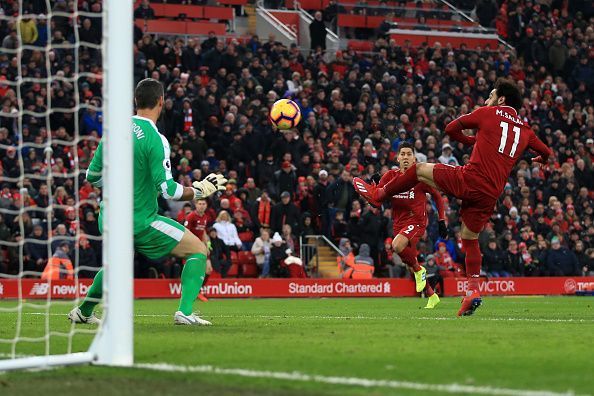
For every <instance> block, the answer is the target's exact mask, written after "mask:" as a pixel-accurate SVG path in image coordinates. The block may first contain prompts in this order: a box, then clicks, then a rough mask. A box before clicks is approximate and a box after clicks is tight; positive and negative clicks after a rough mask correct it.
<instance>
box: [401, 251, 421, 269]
mask: <svg viewBox="0 0 594 396" xmlns="http://www.w3.org/2000/svg"><path fill="white" fill-rule="evenodd" d="M398 255H399V256H400V258H401V259H402V262H403V263H404V264H406V265H408V266H409V267H410V268H412V270H413V271H414V272H417V271H420V270H421V266H420V265H419V262H418V261H417V250H416V249H413V248H412V247H410V246H407V247H405V248H404V249H403V250H402V251H401V252H400V253H398Z"/></svg>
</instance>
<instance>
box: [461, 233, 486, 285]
mask: <svg viewBox="0 0 594 396" xmlns="http://www.w3.org/2000/svg"><path fill="white" fill-rule="evenodd" d="M462 250H463V251H464V252H465V253H466V277H467V279H468V290H469V291H470V292H473V291H478V290H479V276H480V274H481V262H482V260H483V257H482V254H481V248H480V247H479V243H478V239H462Z"/></svg>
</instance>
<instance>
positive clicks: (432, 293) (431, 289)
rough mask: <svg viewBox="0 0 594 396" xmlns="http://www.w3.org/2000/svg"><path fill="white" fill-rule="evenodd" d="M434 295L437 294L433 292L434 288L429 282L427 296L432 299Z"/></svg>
mask: <svg viewBox="0 0 594 396" xmlns="http://www.w3.org/2000/svg"><path fill="white" fill-rule="evenodd" d="M434 294H435V292H434V291H433V288H432V287H431V286H430V285H429V282H427V286H425V295H426V296H427V297H431V296H432V295H434Z"/></svg>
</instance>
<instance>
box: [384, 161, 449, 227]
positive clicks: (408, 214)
mask: <svg viewBox="0 0 594 396" xmlns="http://www.w3.org/2000/svg"><path fill="white" fill-rule="evenodd" d="M400 175H402V172H400V171H397V170H390V171H388V172H386V173H385V174H384V175H383V176H382V178H381V180H380V182H379V186H380V187H381V186H384V185H385V184H386V183H388V182H389V181H390V180H392V179H393V178H395V177H399V176H400ZM427 194H431V198H432V199H433V201H434V202H435V206H437V214H438V216H439V219H440V220H445V211H444V206H443V199H442V198H441V194H440V193H439V192H438V191H437V190H435V189H434V188H432V187H431V186H428V185H427V184H425V183H419V184H417V185H416V186H414V187H413V188H412V189H411V190H409V191H407V192H404V193H400V194H396V195H394V196H392V198H391V200H390V202H391V203H392V221H393V223H394V229H395V230H396V229H401V228H403V227H406V226H407V225H410V224H419V225H421V226H423V227H426V226H427Z"/></svg>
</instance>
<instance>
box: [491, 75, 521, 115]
mask: <svg viewBox="0 0 594 396" xmlns="http://www.w3.org/2000/svg"><path fill="white" fill-rule="evenodd" d="M495 92H496V93H497V97H502V96H504V97H505V104H506V105H507V106H511V107H513V108H514V109H516V111H520V108H521V107H522V94H521V93H520V89H519V88H518V86H517V85H516V83H515V82H513V81H511V80H507V79H505V78H499V79H498V80H497V82H496V83H495Z"/></svg>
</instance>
